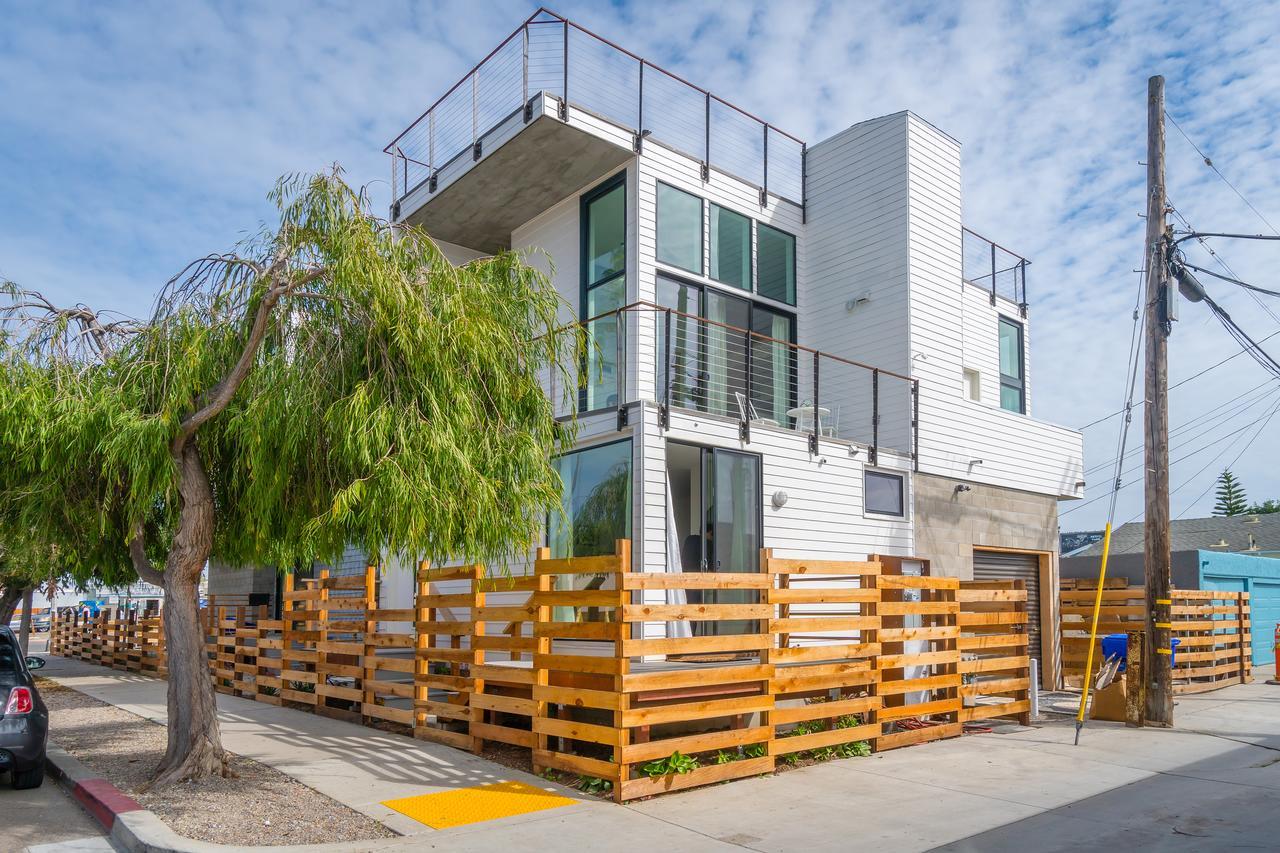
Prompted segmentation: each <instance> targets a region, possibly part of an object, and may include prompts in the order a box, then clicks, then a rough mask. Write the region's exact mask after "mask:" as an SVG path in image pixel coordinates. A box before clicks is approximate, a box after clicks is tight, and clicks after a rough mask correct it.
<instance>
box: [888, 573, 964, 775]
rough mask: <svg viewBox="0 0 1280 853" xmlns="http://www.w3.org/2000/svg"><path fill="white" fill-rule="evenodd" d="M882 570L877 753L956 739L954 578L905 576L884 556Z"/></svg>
mask: <svg viewBox="0 0 1280 853" xmlns="http://www.w3.org/2000/svg"><path fill="white" fill-rule="evenodd" d="M881 562H882V563H883V564H884V566H885V567H886V570H885V571H884V573H883V574H881V575H880V578H879V581H878V584H879V588H880V593H881V596H880V605H879V608H880V621H881V627H880V635H879V636H880V645H881V653H880V655H878V656H877V657H876V661H875V663H876V668H877V670H879V672H880V687H879V693H880V697H881V700H882V701H881V708H880V713H879V720H880V722H881V724H882V728H883V731H882V734H881V735H880V737H879V739H878V740H877V741H876V747H877V749H880V750H886V749H895V748H897V747H900V746H911V745H913V744H917V743H925V742H927V741H932V740H940V739H942V738H949V737H957V736H959V735H960V734H961V732H962V730H963V729H962V727H963V723H961V722H960V711H961V708H962V702H961V699H960V685H961V682H962V677H961V674H960V649H959V642H958V641H959V638H960V627H959V624H958V621H959V614H960V602H959V601H958V600H957V593H958V591H959V589H960V581H959V579H958V578H946V577H933V576H929V575H911V574H903V573H902V561H901V560H900V559H898V558H893V557H883V558H881Z"/></svg>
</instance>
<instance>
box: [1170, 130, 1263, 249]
mask: <svg viewBox="0 0 1280 853" xmlns="http://www.w3.org/2000/svg"><path fill="white" fill-rule="evenodd" d="M1164 114H1165V116H1167V117H1168V119H1169V121H1170V122H1172V123H1173V126H1174V127H1176V128H1177V129H1178V133H1181V134H1182V138H1183V139H1185V140H1187V144H1188V145H1190V146H1191V147H1192V148H1194V149H1195V151H1196V153H1197V154H1199V155H1200V159H1202V160H1204V164H1205V165H1206V166H1208V167H1209V168H1210V169H1212V170H1213V172H1214V174H1216V175H1217V176H1218V177H1219V178H1221V179H1222V182H1223V183H1224V184H1226V185H1227V186H1229V187H1231V191H1232V192H1234V193H1235V194H1236V195H1237V196H1239V197H1240V200H1241V201H1242V202H1244V203H1245V204H1246V205H1248V207H1249V209H1250V210H1252V211H1253V212H1254V214H1255V215H1256V216H1257V217H1258V218H1259V219H1261V220H1262V221H1263V222H1265V223H1266V225H1267V227H1268V228H1270V229H1271V232H1272V233H1273V234H1280V231H1277V230H1276V227H1275V226H1274V225H1272V224H1271V222H1270V221H1269V220H1268V219H1267V217H1265V216H1263V215H1262V211H1260V210H1258V208H1256V207H1254V206H1253V203H1252V202H1251V201H1249V199H1247V198H1245V197H1244V193H1242V192H1240V190H1239V189H1237V188H1236V185H1235V184H1233V183H1231V181H1229V180H1227V176H1226V175H1224V174H1222V170H1221V169H1219V168H1218V167H1217V166H1215V165H1214V163H1213V160H1211V159H1209V155H1208V154H1205V153H1204V152H1203V151H1201V150H1200V146H1199V145H1196V144H1195V142H1193V141H1192V139H1191V137H1190V136H1188V135H1187V132H1186V131H1185V130H1183V129H1182V125H1180V124H1178V122H1177V120H1176V119H1175V118H1174V117H1173V116H1171V115H1169V111H1168V110H1165V113H1164Z"/></svg>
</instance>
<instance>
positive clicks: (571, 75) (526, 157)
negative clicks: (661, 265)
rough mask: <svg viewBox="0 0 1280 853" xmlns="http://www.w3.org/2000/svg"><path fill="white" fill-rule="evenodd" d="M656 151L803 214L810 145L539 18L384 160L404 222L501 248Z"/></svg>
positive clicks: (571, 26)
mask: <svg viewBox="0 0 1280 853" xmlns="http://www.w3.org/2000/svg"><path fill="white" fill-rule="evenodd" d="M645 144H658V145H663V146H666V147H668V148H671V149H673V150H675V151H678V152H680V153H682V154H685V155H687V156H689V157H692V158H694V159H695V160H698V161H700V162H701V163H702V164H703V175H704V177H706V178H710V173H711V170H715V171H716V172H720V173H722V174H726V175H731V176H733V177H735V178H737V179H739V180H742V181H745V182H747V183H749V184H753V185H755V186H757V187H758V188H759V190H760V194H761V199H762V201H767V199H768V197H769V196H770V195H772V196H775V197H777V198H781V199H785V200H787V201H790V202H793V203H795V204H798V205H803V203H804V155H805V144H804V142H802V141H801V140H799V139H797V138H796V137H794V136H791V135H790V134H788V133H785V132H783V131H781V130H779V129H777V128H776V127H773V126H772V125H770V124H768V123H767V122H764V121H762V120H761V119H758V118H756V117H755V116H753V115H751V114H750V113H748V112H746V111H745V110H742V109H740V108H739V107H736V106H734V105H732V104H730V103H729V102H727V101H725V100H723V99H721V98H719V97H717V96H715V95H713V94H711V93H710V92H708V91H706V90H705V89H701V88H699V87H697V86H694V85H693V84H691V83H688V82H686V81H685V80H683V79H681V78H680V77H677V76H676V75H674V74H672V73H670V72H669V71H665V70H663V69H661V68H659V67H658V66H656V65H654V64H652V63H650V62H648V61H646V60H645V59H642V58H641V57H639V56H636V55H635V54H633V53H631V52H629V51H627V50H625V49H623V48H621V47H619V46H617V45H616V44H613V43H612V42H610V41H607V40H605V39H603V38H601V37H599V36H597V35H595V34H593V33H591V32H589V31H587V30H586V29H583V28H582V27H580V26H578V25H577V24H575V23H573V22H572V21H569V20H567V19H565V18H562V17H560V16H559V15H556V14H554V13H552V12H548V11H546V10H545V9H540V10H538V12H536V13H535V14H534V15H533V16H532V17H530V18H529V19H528V20H527V21H525V22H524V23H523V24H521V25H520V27H519V28H518V29H516V31H515V32H513V33H512V34H511V35H510V36H508V37H507V38H506V40H505V41H503V42H502V43H501V44H500V45H498V47H497V48H495V49H494V50H493V52H492V53H490V54H489V55H488V56H487V57H485V58H484V60H483V61H481V62H480V64H479V65H477V66H476V67H475V68H473V69H472V70H471V71H470V72H469V73H468V74H467V75H466V76H465V77H463V78H462V79H461V80H459V81H458V82H457V83H455V84H454V85H453V87H452V88H450V89H449V90H448V91H447V92H446V93H445V94H444V96H443V97H442V98H440V100H438V101H436V103H435V104H433V105H432V106H431V108H430V109H428V110H427V111H426V112H425V113H423V114H422V115H421V116H419V117H418V119H416V120H415V121H414V122H413V123H412V124H411V125H409V127H407V128H406V129H405V130H404V131H403V132H401V133H400V135H399V136H397V137H396V138H395V139H394V140H392V142H391V143H390V144H389V145H388V146H387V147H386V148H385V149H384V150H385V152H386V153H387V154H388V155H390V157H391V166H392V169H391V171H392V179H391V185H392V195H393V204H392V215H393V218H395V219H397V220H400V221H408V222H412V223H415V224H421V225H423V226H424V227H426V228H427V230H428V231H429V232H430V233H431V234H432V235H433V236H435V237H438V238H439V239H442V240H448V241H450V242H456V243H460V244H462V245H466V246H470V247H472V248H475V249H478V250H481V251H496V250H498V249H502V248H506V247H507V244H508V241H509V239H510V232H511V230H512V229H513V228H515V227H517V226H519V225H521V224H523V223H524V222H527V221H528V220H529V219H531V218H532V217H533V216H535V215H536V214H538V213H540V212H541V211H543V210H545V209H547V208H548V207H550V206H551V205H552V204H554V203H555V202H557V201H559V200H560V199H562V198H564V197H566V196H567V195H569V194H570V193H572V192H574V191H576V190H578V189H580V188H581V187H582V186H584V185H585V184H587V183H589V182H590V181H591V180H593V179H595V178H597V177H603V176H604V175H605V174H607V173H608V172H609V171H610V170H612V169H614V168H616V167H617V166H619V165H621V164H622V163H624V162H626V161H627V160H628V159H630V158H631V157H632V156H634V155H635V154H636V153H638V152H639V151H640V150H641V148H642V146H643V145H645ZM446 196H447V197H448V199H449V200H448V202H446V203H437V199H440V200H441V201H442V202H443V200H444V198H445V197H446Z"/></svg>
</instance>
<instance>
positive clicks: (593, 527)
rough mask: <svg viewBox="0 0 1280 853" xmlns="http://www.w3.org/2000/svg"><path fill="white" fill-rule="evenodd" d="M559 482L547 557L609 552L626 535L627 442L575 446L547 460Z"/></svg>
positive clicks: (628, 533) (628, 492)
mask: <svg viewBox="0 0 1280 853" xmlns="http://www.w3.org/2000/svg"><path fill="white" fill-rule="evenodd" d="M552 463H553V464H554V465H555V467H556V471H557V472H558V473H559V474H560V481H561V483H562V484H563V490H562V492H561V509H560V511H559V512H557V513H553V514H552V517H551V519H550V524H549V526H548V527H549V529H548V533H547V543H548V545H549V546H550V548H551V556H552V557H594V556H598V555H601V554H612V553H613V548H614V542H615V541H616V540H618V539H630V538H631V440H630V439H623V440H622V441H615V442H612V443H610V444H602V445H599V446H597V447H588V448H585V449H583V450H575V451H573V452H571V453H566V454H564V455H563V456H558V457H556V458H555V459H553V460H552Z"/></svg>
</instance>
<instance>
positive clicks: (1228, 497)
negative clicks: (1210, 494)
mask: <svg viewBox="0 0 1280 853" xmlns="http://www.w3.org/2000/svg"><path fill="white" fill-rule="evenodd" d="M1248 510H1249V499H1248V498H1246V497H1245V494H1244V486H1242V485H1240V481H1239V480H1237V479H1236V476H1235V474H1232V473H1231V472H1230V471H1229V470H1226V469H1224V470H1223V472H1222V473H1221V474H1219V475H1218V491H1217V500H1216V501H1215V502H1214V504H1213V514H1214V515H1219V516H1222V515H1228V516H1230V515H1244V514H1245V513H1246V512H1248Z"/></svg>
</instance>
